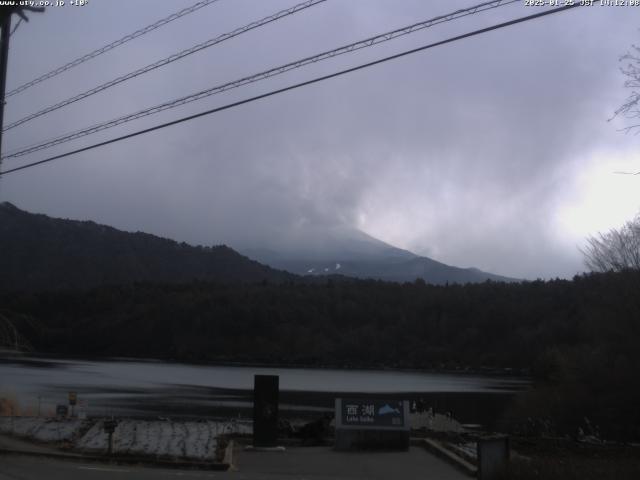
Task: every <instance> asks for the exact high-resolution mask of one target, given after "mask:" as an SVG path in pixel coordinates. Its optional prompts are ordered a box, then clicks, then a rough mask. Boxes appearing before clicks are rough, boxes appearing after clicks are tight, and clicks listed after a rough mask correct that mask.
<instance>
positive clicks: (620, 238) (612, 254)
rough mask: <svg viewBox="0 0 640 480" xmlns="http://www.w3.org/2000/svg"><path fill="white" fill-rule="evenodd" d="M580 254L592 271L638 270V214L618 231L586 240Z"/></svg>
mask: <svg viewBox="0 0 640 480" xmlns="http://www.w3.org/2000/svg"><path fill="white" fill-rule="evenodd" d="M582 254H583V255H584V256H585V263H586V265H587V268H589V269H590V270H592V271H596V272H609V271H612V270H613V271H616V272H619V271H622V270H640V214H638V215H636V217H635V218H634V219H633V220H630V221H628V222H627V223H626V224H624V226H622V227H621V228H619V229H616V228H614V229H611V230H609V232H607V233H599V234H598V235H597V236H591V237H589V238H587V246H586V248H585V249H584V250H582Z"/></svg>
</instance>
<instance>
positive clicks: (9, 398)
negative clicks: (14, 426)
mask: <svg viewBox="0 0 640 480" xmlns="http://www.w3.org/2000/svg"><path fill="white" fill-rule="evenodd" d="M12 415H13V416H16V415H20V406H19V405H18V401H17V400H16V398H15V396H14V395H12V394H10V393H8V394H5V393H3V394H0V417H8V416H12Z"/></svg>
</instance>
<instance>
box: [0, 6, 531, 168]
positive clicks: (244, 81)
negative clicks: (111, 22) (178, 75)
mask: <svg viewBox="0 0 640 480" xmlns="http://www.w3.org/2000/svg"><path fill="white" fill-rule="evenodd" d="M516 2H518V3H519V2H520V0H494V1H489V2H484V3H480V4H478V5H475V6H473V7H469V8H465V9H461V10H456V11H455V12H452V13H448V14H446V15H440V16H437V17H434V18H431V19H429V20H424V21H422V22H418V23H414V24H412V25H409V26H406V27H402V28H398V29H396V30H393V31H390V32H386V33H382V34H379V35H376V36H373V37H369V38H366V39H364V40H360V41H357V42H354V43H350V44H348V45H343V46H341V47H338V48H335V49H333V50H328V51H325V52H322V53H319V54H316V55H313V56H310V57H306V58H303V59H300V60H296V61H294V62H290V63H287V64H285V65H280V66H279V67H275V68H271V69H269V70H265V71H263V72H259V73H256V74H253V75H250V76H247V77H243V78H240V79H238V80H233V81H231V82H228V83H224V84H222V85H217V86H214V87H211V88H208V89H206V90H202V91H200V92H196V93H193V94H190V95H187V96H184V97H181V98H177V99H174V100H171V101H168V102H164V103H161V104H159V105H156V106H153V107H150V108H146V109H144V110H140V111H138V112H135V113H131V114H127V115H124V116H121V117H118V118H115V119H112V120H109V121H106V122H102V123H98V124H95V125H92V126H90V127H86V128H83V129H81V130H78V131H75V132H71V133H67V134H64V135H62V136H59V137H57V138H55V139H53V140H47V141H44V142H41V143H39V144H37V145H33V146H29V147H26V148H23V149H21V150H18V151H16V152H14V153H10V154H7V155H6V156H4V157H2V159H6V158H15V157H20V156H23V155H27V154H29V153H33V152H36V151H39V150H43V149H45V148H50V147H53V146H55V145H59V144H61V143H66V142H69V141H71V140H75V139H77V138H81V137H84V136H86V135H91V134H94V133H97V132H100V131H102V130H105V129H108V128H112V127H115V126H117V125H121V124H123V123H127V122H130V121H133V120H137V119H139V118H142V117H146V116H149V115H153V114H155V113H159V112H162V111H164V110H168V109H171V108H175V107H178V106H181V105H185V104H187V103H191V102H194V101H197V100H201V99H203V98H206V97H209V96H211V95H215V94H218V93H222V92H225V91H227V90H231V89H234V88H238V87H241V86H244V85H248V84H250V83H254V82H257V81H261V80H265V79H267V78H270V77H274V76H276V75H281V74H283V73H286V72H288V71H290V70H294V69H297V68H301V67H304V66H306V65H310V64H313V63H317V62H320V61H323V60H327V59H329V58H333V57H336V56H338V55H343V54H346V53H351V52H354V51H357V50H361V49H363V48H367V47H371V46H372V45H377V44H380V43H383V42H388V41H390V40H393V39H395V38H398V37H401V36H404V35H408V34H410V33H414V32H416V31H419V30H423V29H425V28H429V27H432V26H434V25H438V24H440V23H444V22H450V21H452V20H456V19H459V18H462V17H466V16H468V15H473V14H476V13H479V12H483V11H486V10H490V9H494V8H498V7H502V6H505V5H509V4H512V3H516Z"/></svg>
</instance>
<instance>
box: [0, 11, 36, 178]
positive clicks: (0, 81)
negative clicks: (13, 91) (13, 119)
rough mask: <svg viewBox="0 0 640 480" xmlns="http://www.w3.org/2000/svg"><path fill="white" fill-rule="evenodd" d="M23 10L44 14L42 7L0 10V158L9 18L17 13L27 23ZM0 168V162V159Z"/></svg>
mask: <svg viewBox="0 0 640 480" xmlns="http://www.w3.org/2000/svg"><path fill="white" fill-rule="evenodd" d="M25 10H26V11H29V12H44V7H26V6H24V7H23V6H13V7H1V9H0V22H1V23H0V27H1V28H2V34H1V35H0V156H1V155H2V130H3V128H4V105H5V100H4V95H5V91H6V86H7V63H8V61H9V38H10V37H11V16H12V15H13V14H14V13H17V14H18V15H19V16H20V18H21V19H22V20H24V21H25V22H28V21H29V19H28V18H27V16H26V15H25V13H24V12H25ZM0 166H2V160H1V159H0Z"/></svg>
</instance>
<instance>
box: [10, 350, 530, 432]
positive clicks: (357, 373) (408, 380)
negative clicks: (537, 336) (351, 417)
mask: <svg viewBox="0 0 640 480" xmlns="http://www.w3.org/2000/svg"><path fill="white" fill-rule="evenodd" d="M256 374H263V375H279V376H280V390H281V402H282V405H281V409H282V410H283V413H284V414H285V415H286V414H287V412H289V414H292V413H291V412H294V413H295V414H298V415H300V414H303V413H304V414H305V415H310V414H313V413H314V412H315V414H316V415H317V414H318V413H319V412H324V411H331V410H332V405H333V400H334V398H335V397H336V396H344V395H351V396H353V395H354V394H364V395H365V396H368V395H371V394H383V395H384V396H385V397H394V398H406V399H410V400H413V399H419V398H423V399H426V400H427V401H428V402H429V404H434V405H436V406H438V405H439V406H441V407H442V408H449V407H451V406H452V405H457V404H458V403H459V402H460V401H461V400H462V401H464V404H467V403H469V405H470V407H469V408H470V409H469V411H470V410H471V409H473V410H478V408H479V407H478V401H480V404H482V402H483V401H485V402H488V403H487V405H489V404H491V406H488V407H482V408H483V409H484V410H486V409H487V408H489V409H490V410H492V411H493V410H496V409H500V408H502V407H503V406H504V403H505V402H506V401H507V399H508V398H509V397H510V396H511V395H512V394H513V392H515V391H518V390H521V389H522V388H525V387H526V381H524V380H519V379H513V378H511V377H495V376H494V377H492V376H480V375H464V374H440V373H422V372H407V371H389V370H332V369H306V368H262V367H244V366H243V367H236V366H214V365H190V364H181V363H168V362H157V361H140V360H135V361H134V360H117V359H114V360H100V361H97V360H66V359H52V358H32V357H4V358H0V397H8V398H11V399H12V400H14V401H15V402H16V403H17V404H18V406H19V408H20V409H21V410H22V411H23V412H24V411H26V410H28V411H30V412H32V413H37V411H38V408H39V409H40V411H41V413H43V414H45V413H50V412H51V411H52V410H54V409H55V406H56V405H57V404H66V403H67V395H68V392H69V391H74V392H77V395H78V399H79V401H80V403H81V404H82V408H83V409H84V410H85V411H86V412H87V413H88V414H89V415H105V414H108V415H112V414H113V415H127V416H172V417H189V416H198V417H219V416H229V415H233V416H237V415H242V416H250V409H251V407H252V403H251V391H252V388H253V376H254V375H256ZM465 399H466V400H465ZM482 399H484V400H482ZM474 402H475V405H473V406H472V405H471V404H472V403H474ZM501 406H502V407H501ZM442 408H440V409H442ZM469 411H467V413H468V412H469ZM464 416H466V417H468V419H467V420H468V421H477V420H478V418H477V417H478V415H477V414H476V415H464Z"/></svg>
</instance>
